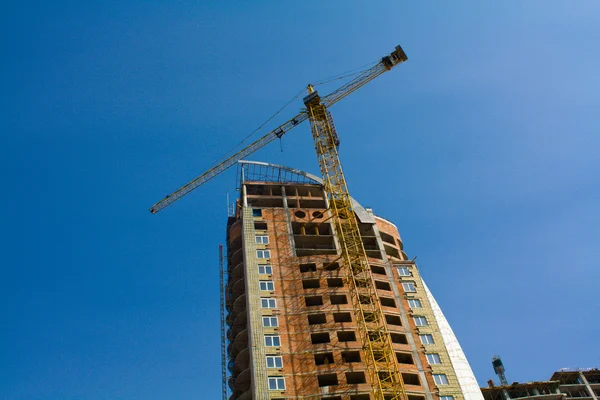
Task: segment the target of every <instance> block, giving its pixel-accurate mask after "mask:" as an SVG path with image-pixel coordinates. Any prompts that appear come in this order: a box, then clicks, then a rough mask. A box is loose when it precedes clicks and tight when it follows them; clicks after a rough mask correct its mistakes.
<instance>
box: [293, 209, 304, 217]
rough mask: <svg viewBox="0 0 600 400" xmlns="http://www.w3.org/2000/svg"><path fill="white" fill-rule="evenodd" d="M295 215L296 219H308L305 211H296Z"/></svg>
mask: <svg viewBox="0 0 600 400" xmlns="http://www.w3.org/2000/svg"><path fill="white" fill-rule="evenodd" d="M294 215H295V216H296V218H304V217H306V213H305V212H304V211H300V210H298V211H296V212H295V213H294Z"/></svg>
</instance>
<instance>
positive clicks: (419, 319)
mask: <svg viewBox="0 0 600 400" xmlns="http://www.w3.org/2000/svg"><path fill="white" fill-rule="evenodd" d="M413 321H415V325H416V326H429V322H428V321H427V317H424V316H422V315H416V316H414V317H413Z"/></svg>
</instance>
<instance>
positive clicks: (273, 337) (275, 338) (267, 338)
mask: <svg viewBox="0 0 600 400" xmlns="http://www.w3.org/2000/svg"><path fill="white" fill-rule="evenodd" d="M275 341H277V343H278V344H275ZM269 342H271V344H269ZM265 346H266V347H280V346H281V338H280V337H279V335H265Z"/></svg>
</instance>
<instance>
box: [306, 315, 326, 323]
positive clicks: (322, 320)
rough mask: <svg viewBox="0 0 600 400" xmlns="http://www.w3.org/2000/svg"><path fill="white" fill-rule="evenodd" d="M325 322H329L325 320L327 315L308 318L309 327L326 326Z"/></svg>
mask: <svg viewBox="0 0 600 400" xmlns="http://www.w3.org/2000/svg"><path fill="white" fill-rule="evenodd" d="M325 322H327V319H326V318H325V314H324V313H323V314H310V315H309V316H308V324H309V325H318V324H324V323H325Z"/></svg>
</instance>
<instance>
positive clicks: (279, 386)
mask: <svg viewBox="0 0 600 400" xmlns="http://www.w3.org/2000/svg"><path fill="white" fill-rule="evenodd" d="M268 382H269V390H278V391H283V390H285V378H284V377H283V376H269V378H268ZM271 383H273V384H274V385H273V386H274V388H273V387H271Z"/></svg>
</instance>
